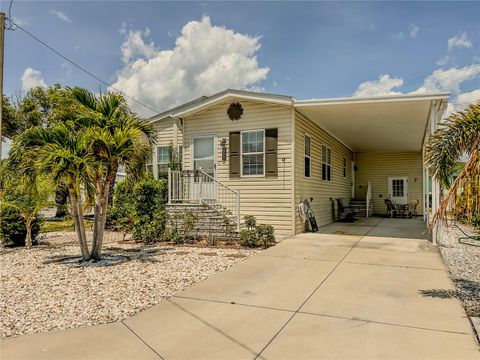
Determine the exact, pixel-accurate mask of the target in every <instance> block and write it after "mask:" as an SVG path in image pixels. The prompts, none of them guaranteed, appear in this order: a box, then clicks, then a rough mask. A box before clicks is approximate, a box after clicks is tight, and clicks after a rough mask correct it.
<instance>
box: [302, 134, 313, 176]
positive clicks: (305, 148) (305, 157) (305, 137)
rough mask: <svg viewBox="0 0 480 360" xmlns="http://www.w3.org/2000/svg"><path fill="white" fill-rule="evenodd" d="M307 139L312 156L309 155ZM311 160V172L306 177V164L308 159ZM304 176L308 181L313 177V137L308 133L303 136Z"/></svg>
mask: <svg viewBox="0 0 480 360" xmlns="http://www.w3.org/2000/svg"><path fill="white" fill-rule="evenodd" d="M307 138H308V140H310V141H309V149H308V150H309V153H310V155H307ZM307 158H308V159H309V160H310V170H309V173H308V176H307V175H305V172H306V170H307V168H306V166H305V164H306V161H305V160H306V159H307ZM303 176H304V177H305V178H307V179H310V178H311V177H312V137H311V136H310V135H308V134H307V133H305V134H303Z"/></svg>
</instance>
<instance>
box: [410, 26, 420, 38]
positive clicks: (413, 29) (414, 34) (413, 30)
mask: <svg viewBox="0 0 480 360" xmlns="http://www.w3.org/2000/svg"><path fill="white" fill-rule="evenodd" d="M419 31H420V28H419V27H418V26H417V25H415V24H412V25H410V26H409V27H408V35H410V37H412V38H416V37H417V35H418V32H419Z"/></svg>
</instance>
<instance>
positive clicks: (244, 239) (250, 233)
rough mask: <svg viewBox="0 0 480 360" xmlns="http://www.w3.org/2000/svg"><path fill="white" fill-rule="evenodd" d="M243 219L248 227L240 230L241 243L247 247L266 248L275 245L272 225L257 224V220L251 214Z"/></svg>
mask: <svg viewBox="0 0 480 360" xmlns="http://www.w3.org/2000/svg"><path fill="white" fill-rule="evenodd" d="M243 219H244V221H245V226H246V229H244V230H242V231H240V245H242V246H247V247H259V246H263V247H264V248H267V247H269V246H272V245H275V234H274V229H273V226H272V225H265V224H260V225H257V220H256V219H255V217H254V216H251V215H247V216H245V217H244V218H243Z"/></svg>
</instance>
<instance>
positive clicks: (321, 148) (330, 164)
mask: <svg viewBox="0 0 480 360" xmlns="http://www.w3.org/2000/svg"><path fill="white" fill-rule="evenodd" d="M324 146H325V148H326V149H327V150H330V163H328V162H324V161H323V147H324ZM325 153H326V154H327V153H328V151H326V152H325ZM320 158H321V162H320V163H321V164H322V166H321V167H320V171H321V174H320V180H321V181H323V182H327V183H331V182H332V178H333V176H332V175H333V172H332V163H333V161H332V148H331V147H330V146H328V145H327V144H325V143H322V144H321V145H320ZM327 159H328V156H327ZM323 164H326V165H327V166H330V180H328V179H325V180H324V179H323Z"/></svg>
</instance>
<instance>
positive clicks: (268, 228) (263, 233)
mask: <svg viewBox="0 0 480 360" xmlns="http://www.w3.org/2000/svg"><path fill="white" fill-rule="evenodd" d="M257 238H258V242H259V243H260V244H261V245H263V247H264V248H265V249H266V248H268V247H270V246H273V245H275V232H274V229H273V226H272V225H265V224H260V225H258V226H257Z"/></svg>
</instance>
